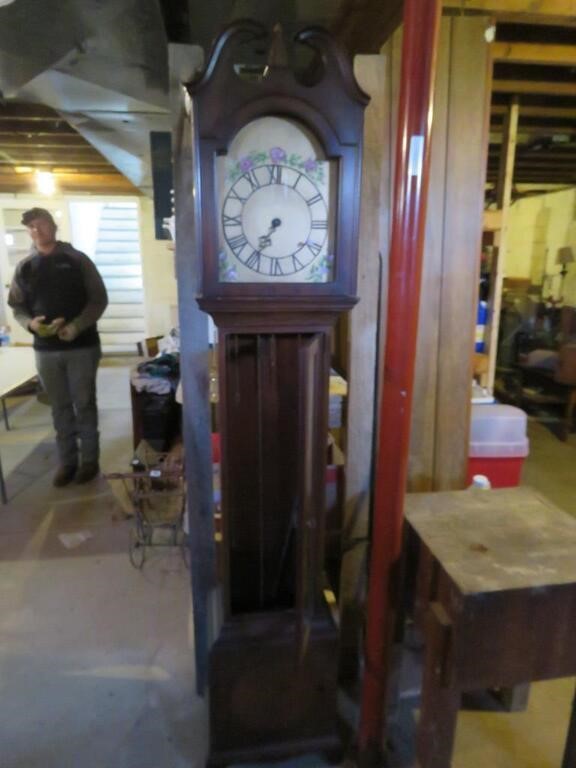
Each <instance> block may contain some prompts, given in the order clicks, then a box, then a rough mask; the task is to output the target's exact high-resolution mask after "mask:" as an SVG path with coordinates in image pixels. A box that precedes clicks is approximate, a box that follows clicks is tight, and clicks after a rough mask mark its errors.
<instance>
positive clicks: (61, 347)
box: [8, 208, 108, 487]
mask: <svg viewBox="0 0 576 768" xmlns="http://www.w3.org/2000/svg"><path fill="white" fill-rule="evenodd" d="M22 224H24V225H25V226H26V227H27V228H28V232H29V233H30V237H31V238H32V242H33V244H34V246H33V248H32V251H31V253H30V255H29V256H27V257H26V258H25V259H24V260H23V261H21V262H20V264H19V265H18V267H17V268H16V272H15V273H14V279H13V280H12V285H11V286H10V292H9V294H8V304H9V305H10V306H11V307H12V309H13V311H14V316H15V318H16V320H17V321H18V322H19V323H20V325H22V326H23V327H24V328H25V329H26V330H28V331H30V333H32V334H33V336H34V350H35V353H36V367H37V369H38V375H39V377H40V380H41V382H42V385H43V386H44V389H45V390H46V392H47V394H48V397H49V399H50V404H51V406H52V420H53V422H54V429H55V430H56V442H57V445H58V453H59V457H60V466H59V468H58V471H57V472H56V474H55V476H54V480H53V484H54V485H55V486H57V487H59V486H63V485H68V484H69V483H71V482H72V481H74V482H76V483H87V482H88V481H90V480H92V479H93V478H95V477H96V476H97V475H98V473H99V471H100V468H99V463H98V461H99V453H100V451H99V433H98V409H97V405H96V372H97V370H98V363H99V361H100V357H101V350H100V337H99V336H98V331H97V328H96V322H97V320H98V319H99V318H100V316H101V315H102V313H103V312H104V310H105V309H106V306H107V304H108V296H107V294H106V288H105V287H104V283H103V282H102V278H101V277H100V275H99V273H98V270H97V269H96V267H95V266H94V264H93V263H92V261H90V259H89V258H88V257H87V256H85V255H84V254H83V253H80V251H77V250H76V249H75V248H73V247H72V246H71V245H70V243H62V242H60V241H59V240H56V222H55V221H54V219H53V218H52V214H51V213H50V212H49V211H47V210H45V209H44V208H31V209H30V210H29V211H26V212H25V213H24V215H23V216H22Z"/></svg>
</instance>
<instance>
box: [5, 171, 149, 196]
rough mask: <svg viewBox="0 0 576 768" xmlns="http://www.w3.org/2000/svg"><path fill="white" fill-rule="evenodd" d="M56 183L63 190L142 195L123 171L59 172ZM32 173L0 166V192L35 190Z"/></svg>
mask: <svg viewBox="0 0 576 768" xmlns="http://www.w3.org/2000/svg"><path fill="white" fill-rule="evenodd" d="M55 176H56V184H57V186H58V189H59V190H60V191H61V192H64V193H66V192H93V193H97V194H102V195H105V194H116V195H118V194H122V195H140V194H141V193H140V191H139V190H138V189H136V187H134V186H133V185H132V183H131V182H130V181H129V180H128V179H127V178H126V177H125V176H123V175H122V174H121V173H117V172H116V173H107V172H98V173H78V172H70V173H57V174H55ZM33 191H35V186H34V179H33V177H32V175H31V174H22V173H14V172H13V171H10V170H6V169H1V168H0V192H33Z"/></svg>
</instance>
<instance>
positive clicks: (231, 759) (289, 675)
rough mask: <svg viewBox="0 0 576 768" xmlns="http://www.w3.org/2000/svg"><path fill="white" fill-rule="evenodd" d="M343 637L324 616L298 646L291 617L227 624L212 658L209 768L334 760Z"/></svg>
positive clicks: (269, 616) (285, 614) (265, 616)
mask: <svg viewBox="0 0 576 768" xmlns="http://www.w3.org/2000/svg"><path fill="white" fill-rule="evenodd" d="M337 655H338V635H337V631H336V627H335V626H334V623H333V622H332V620H331V617H330V616H329V615H328V614H327V615H325V616H321V617H318V618H315V619H314V620H313V621H312V623H311V626H310V628H309V634H308V637H307V641H306V643H305V645H304V644H299V643H298V639H297V637H296V614H295V612H294V611H281V612H270V613H266V614H244V615H241V616H236V617H233V618H232V619H231V620H229V621H228V622H227V623H226V624H225V625H224V628H223V630H222V632H221V635H220V637H219V638H218V640H217V641H216V643H215V644H214V646H213V649H212V653H211V658H210V742H211V748H210V756H209V759H208V765H209V766H211V767H213V768H216V767H217V766H225V765H230V764H232V763H240V762H247V761H263V760H272V759H281V758H286V757H290V756H293V755H298V754H305V753H308V752H322V753H324V754H329V755H330V756H334V757H336V756H337V755H338V753H339V752H340V739H339V736H338V732H337V683H336V674H337Z"/></svg>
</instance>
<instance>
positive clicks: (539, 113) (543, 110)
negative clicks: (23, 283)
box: [0, 104, 576, 140]
mask: <svg viewBox="0 0 576 768" xmlns="http://www.w3.org/2000/svg"><path fill="white" fill-rule="evenodd" d="M507 111H508V107H506V106H505V105H504V104H496V105H493V106H492V107H491V109H490V112H491V114H492V115H494V116H500V115H505V114H506V112H507ZM523 117H542V118H546V117H550V118H554V117H558V118H566V119H567V120H576V107H533V106H523V105H522V104H520V123H521V122H522V118H523ZM0 137H1V134H0ZM0 140H1V139H0Z"/></svg>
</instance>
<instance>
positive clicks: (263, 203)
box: [215, 115, 338, 284]
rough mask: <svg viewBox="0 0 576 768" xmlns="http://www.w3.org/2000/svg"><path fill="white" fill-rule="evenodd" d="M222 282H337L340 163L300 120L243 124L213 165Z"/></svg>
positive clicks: (263, 119) (271, 119)
mask: <svg viewBox="0 0 576 768" xmlns="http://www.w3.org/2000/svg"><path fill="white" fill-rule="evenodd" d="M215 183H216V185H215V186H216V196H217V206H218V218H219V221H218V279H219V281H220V282H222V283H287V284H293V283H310V282H313V283H327V282H330V281H332V280H333V279H334V270H335V263H334V244H335V237H336V211H337V208H338V205H337V191H338V160H336V159H331V158H328V157H326V154H325V151H324V149H323V147H322V145H321V144H320V143H319V141H318V139H317V138H316V137H315V136H314V135H313V134H312V132H311V131H310V130H309V129H308V128H307V127H305V126H304V125H302V124H300V123H299V122H297V121H296V120H293V119H290V118H283V117H279V116H272V115H267V116H264V117H258V118H256V119H255V120H252V121H251V122H249V123H247V124H246V125H244V126H243V127H242V128H241V129H240V130H239V131H238V133H237V134H236V135H235V136H234V138H233V139H232V140H231V142H230V144H229V145H228V147H227V148H226V150H225V151H219V152H218V153H217V155H216V160H215Z"/></svg>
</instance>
